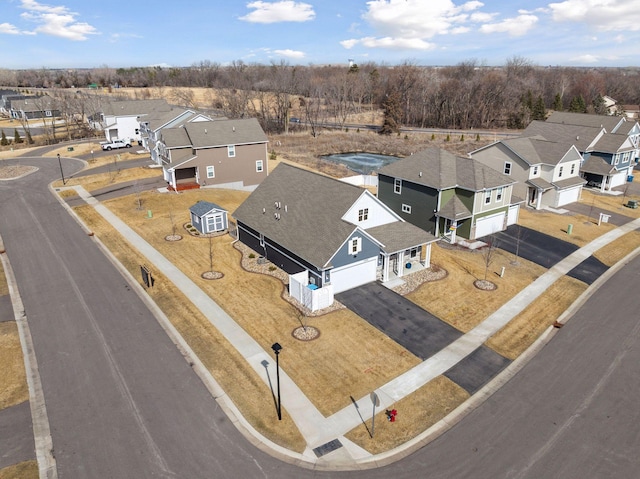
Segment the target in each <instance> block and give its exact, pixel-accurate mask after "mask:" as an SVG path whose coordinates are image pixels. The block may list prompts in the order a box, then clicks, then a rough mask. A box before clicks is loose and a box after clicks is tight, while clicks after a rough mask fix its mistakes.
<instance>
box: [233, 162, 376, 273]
mask: <svg viewBox="0 0 640 479" xmlns="http://www.w3.org/2000/svg"><path fill="white" fill-rule="evenodd" d="M364 193H365V190H363V189H361V188H358V187H357V186H353V185H349V184H347V183H343V182H341V181H339V180H336V179H334V178H330V177H328V176H323V175H320V174H318V173H313V172H310V171H307V170H303V169H301V168H297V167H295V166H291V165H287V164H284V163H282V164H280V165H278V166H277V167H276V168H275V169H274V170H273V172H272V173H271V174H269V176H267V177H266V178H265V179H264V180H263V181H262V183H260V185H259V186H258V187H257V188H256V189H255V190H254V191H253V192H252V193H251V195H249V197H248V198H247V199H246V200H245V201H244V202H243V203H242V204H241V205H240V206H239V207H238V209H236V211H235V212H234V213H233V217H234V218H236V220H237V221H239V222H242V223H244V224H246V225H247V226H249V227H251V228H253V229H255V230H257V231H259V232H260V233H262V234H264V235H265V236H266V237H268V238H270V239H271V240H272V241H275V242H277V243H278V244H280V245H281V246H283V247H284V248H286V249H288V250H289V251H291V252H292V253H294V254H296V255H298V256H299V257H301V258H303V259H304V260H306V261H308V262H309V263H311V264H313V265H314V266H316V267H317V268H324V267H327V266H329V262H330V260H331V258H332V257H333V255H334V254H335V252H336V251H337V250H338V248H339V247H340V246H341V245H342V244H343V243H344V242H345V241H346V240H347V239H348V237H349V235H350V234H351V233H352V232H353V231H354V230H355V229H356V226H355V225H353V224H350V223H348V222H346V221H344V220H342V217H343V216H344V214H345V213H346V212H347V210H348V209H349V207H351V206H352V205H353V204H354V203H355V202H356V200H357V199H358V198H359V197H360V196H361V195H362V194H364ZM276 203H279V205H280V208H279V209H278V208H276V206H275V204H276ZM275 214H279V218H280V219H276V217H275Z"/></svg>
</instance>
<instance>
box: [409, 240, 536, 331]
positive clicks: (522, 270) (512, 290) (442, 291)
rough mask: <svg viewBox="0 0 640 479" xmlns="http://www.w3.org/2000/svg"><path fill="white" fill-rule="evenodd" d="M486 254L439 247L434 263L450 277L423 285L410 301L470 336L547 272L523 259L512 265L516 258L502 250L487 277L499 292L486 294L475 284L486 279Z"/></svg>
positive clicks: (434, 252) (433, 253)
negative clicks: (476, 327) (493, 314)
mask: <svg viewBox="0 0 640 479" xmlns="http://www.w3.org/2000/svg"><path fill="white" fill-rule="evenodd" d="M484 254H485V253H483V252H482V251H469V250H466V249H458V248H455V249H452V248H450V247H442V246H439V245H438V244H437V243H436V244H435V245H434V247H433V250H432V258H431V261H432V263H433V264H436V265H438V266H440V267H442V268H444V269H446V270H447V272H448V274H447V276H446V277H445V278H444V279H442V280H440V281H434V282H430V283H425V284H423V285H422V286H420V287H419V288H418V289H417V290H415V291H414V292H413V293H410V294H408V295H407V298H409V299H410V300H411V301H413V302H414V303H416V304H418V305H419V306H421V307H423V308H424V309H426V310H427V311H429V312H431V313H432V314H434V315H435V316H437V317H438V318H440V319H442V320H443V321H446V322H447V323H449V324H451V325H452V326H454V327H455V328H457V329H459V330H460V331H463V332H467V331H469V330H471V329H473V328H474V327H475V326H477V325H478V324H479V323H481V322H482V321H483V320H485V319H486V318H487V317H488V316H489V315H490V314H491V313H493V312H494V311H496V310H497V309H498V308H500V307H501V306H502V305H503V304H505V303H506V302H507V301H509V300H510V299H511V298H513V297H514V296H515V295H516V294H518V292H520V291H521V290H522V289H523V288H524V287H526V286H528V285H529V284H531V283H532V282H533V281H535V280H536V279H537V278H538V277H539V276H540V275H542V274H543V273H544V272H545V271H546V270H545V269H544V268H543V267H541V266H538V265H536V264H534V263H531V262H529V261H526V260H524V259H522V258H519V259H518V262H517V264H512V262H513V261H514V260H515V257H514V255H512V254H510V253H507V252H506V251H503V250H501V249H499V248H498V249H496V250H495V257H494V260H493V261H492V262H491V264H490V266H489V269H488V274H487V280H489V281H491V282H493V283H495V284H496V285H497V289H495V290H493V291H483V290H480V289H478V288H476V287H475V286H474V284H473V283H474V281H476V280H477V279H484V275H485V269H486V268H485V260H484V256H483V255H484ZM503 266H504V267H505V274H504V277H502V278H501V277H500V276H499V273H500V272H501V269H502V267H503Z"/></svg>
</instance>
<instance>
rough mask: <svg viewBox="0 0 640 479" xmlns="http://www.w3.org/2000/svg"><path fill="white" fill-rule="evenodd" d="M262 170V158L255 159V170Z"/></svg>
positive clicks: (259, 171)
mask: <svg viewBox="0 0 640 479" xmlns="http://www.w3.org/2000/svg"><path fill="white" fill-rule="evenodd" d="M263 170H264V164H263V163H262V160H257V161H256V172H258V173H262V171H263Z"/></svg>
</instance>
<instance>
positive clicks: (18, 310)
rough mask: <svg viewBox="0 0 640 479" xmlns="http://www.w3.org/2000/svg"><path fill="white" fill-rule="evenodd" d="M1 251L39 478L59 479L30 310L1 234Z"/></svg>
mask: <svg viewBox="0 0 640 479" xmlns="http://www.w3.org/2000/svg"><path fill="white" fill-rule="evenodd" d="M0 251H3V253H0V261H1V262H2V266H3V268H4V274H5V277H6V279H7V285H8V287H9V297H10V298H11V304H12V306H13V315H14V318H15V321H16V325H17V326H18V335H19V336H20V345H21V348H22V356H23V360H24V369H25V372H26V376H27V386H28V388H29V408H30V410H31V423H32V426H33V439H34V443H35V453H36V459H37V461H38V470H39V477H40V479H57V478H58V469H57V465H56V458H55V456H54V450H53V439H52V437H51V429H50V426H49V416H48V415H47V407H46V404H45V399H44V392H43V390H42V382H41V381H40V372H39V370H38V362H37V360H36V353H35V348H34V345H33V339H32V337H31V331H30V330H29V323H28V322H27V313H26V312H25V310H24V304H23V303H22V298H21V297H20V292H19V291H18V287H17V283H16V278H15V276H14V274H13V268H11V263H10V262H9V257H8V255H7V254H6V251H5V248H4V242H3V241H2V237H0Z"/></svg>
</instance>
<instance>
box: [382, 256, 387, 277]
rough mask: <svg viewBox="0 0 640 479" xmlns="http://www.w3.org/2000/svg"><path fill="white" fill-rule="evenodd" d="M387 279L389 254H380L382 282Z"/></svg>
mask: <svg viewBox="0 0 640 479" xmlns="http://www.w3.org/2000/svg"><path fill="white" fill-rule="evenodd" d="M387 281H389V255H387V254H383V255H382V282H383V283H386V282H387Z"/></svg>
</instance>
